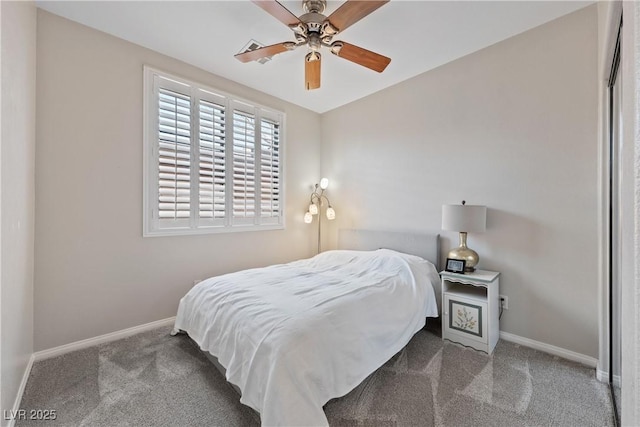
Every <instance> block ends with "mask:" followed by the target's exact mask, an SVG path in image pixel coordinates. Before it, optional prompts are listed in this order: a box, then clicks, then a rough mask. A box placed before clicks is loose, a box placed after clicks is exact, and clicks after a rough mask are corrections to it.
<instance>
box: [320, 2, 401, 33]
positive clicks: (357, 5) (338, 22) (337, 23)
mask: <svg viewBox="0 0 640 427" xmlns="http://www.w3.org/2000/svg"><path fill="white" fill-rule="evenodd" d="M388 2H389V0H380V1H364V0H348V1H346V2H345V3H343V4H342V6H340V7H339V8H338V9H336V10H335V11H334V12H333V13H332V14H331V15H329V18H327V19H328V20H329V22H330V23H331V25H333V26H334V27H335V28H336V29H337V30H338V31H344V30H345V29H347V28H348V27H350V26H351V25H353V24H355V23H356V22H358V21H359V20H361V19H362V18H364V17H365V16H367V15H368V14H370V13H371V12H373V11H374V10H376V9H377V8H379V7H380V6H382V5H384V4H385V3H388Z"/></svg>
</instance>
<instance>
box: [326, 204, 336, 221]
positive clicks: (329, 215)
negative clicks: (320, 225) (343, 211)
mask: <svg viewBox="0 0 640 427" xmlns="http://www.w3.org/2000/svg"><path fill="white" fill-rule="evenodd" d="M327 219H328V220H329V221H333V220H334V219H336V211H334V210H333V208H332V207H331V206H329V207H328V208H327Z"/></svg>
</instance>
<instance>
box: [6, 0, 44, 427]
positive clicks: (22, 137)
mask: <svg viewBox="0 0 640 427" xmlns="http://www.w3.org/2000/svg"><path fill="white" fill-rule="evenodd" d="M0 9H1V12H0V23H1V25H0V28H2V30H1V36H0V39H1V57H2V66H1V72H0V75H1V76H2V77H1V79H0V93H1V97H2V106H1V114H0V117H1V118H0V123H1V126H0V127H1V129H2V130H1V140H0V141H1V145H0V159H1V164H0V183H1V187H0V207H1V209H2V210H1V215H0V218H1V220H0V235H1V236H2V244H1V247H0V254H1V255H0V342H1V344H0V361H1V363H0V365H1V366H0V377H1V378H2V381H1V382H0V383H1V384H2V386H1V388H0V395H1V399H0V401H1V402H0V410H1V411H3V414H4V411H5V410H6V411H9V410H11V409H12V408H13V404H14V401H15V399H16V396H17V394H18V390H19V387H20V383H21V381H22V378H23V375H24V373H25V370H26V368H27V365H28V363H29V358H30V357H31V354H32V353H33V242H34V237H33V223H34V156H35V119H36V101H35V96H36V68H35V67H36V7H35V4H34V3H33V2H7V1H3V2H0ZM4 418H5V417H4V416H3V417H2V418H1V419H2V421H0V423H2V425H5V424H6V423H7V420H5V419H4Z"/></svg>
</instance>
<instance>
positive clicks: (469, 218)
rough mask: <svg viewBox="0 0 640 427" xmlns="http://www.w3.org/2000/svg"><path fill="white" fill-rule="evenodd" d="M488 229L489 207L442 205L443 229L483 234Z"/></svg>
mask: <svg viewBox="0 0 640 427" xmlns="http://www.w3.org/2000/svg"><path fill="white" fill-rule="evenodd" d="M486 228H487V207H486V206H478V205H475V206H474V205H442V229H443V230H448V231H463V232H471V233H481V232H483V231H485V230H486Z"/></svg>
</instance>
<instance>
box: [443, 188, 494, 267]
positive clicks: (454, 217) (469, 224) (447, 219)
mask: <svg viewBox="0 0 640 427" xmlns="http://www.w3.org/2000/svg"><path fill="white" fill-rule="evenodd" d="M486 228H487V207H486V206H477V205H475V206H474V205H467V204H466V202H465V201H464V200H463V201H462V204H460V205H442V229H443V230H448V231H458V232H459V233H460V246H459V247H457V248H455V249H451V251H449V254H447V258H452V259H457V260H464V261H465V267H464V271H465V272H473V271H475V267H476V265H478V261H480V257H479V256H478V253H477V252H476V251H474V250H473V249H470V248H469V247H467V233H469V232H471V233H482V232H484V231H485V229H486Z"/></svg>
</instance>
